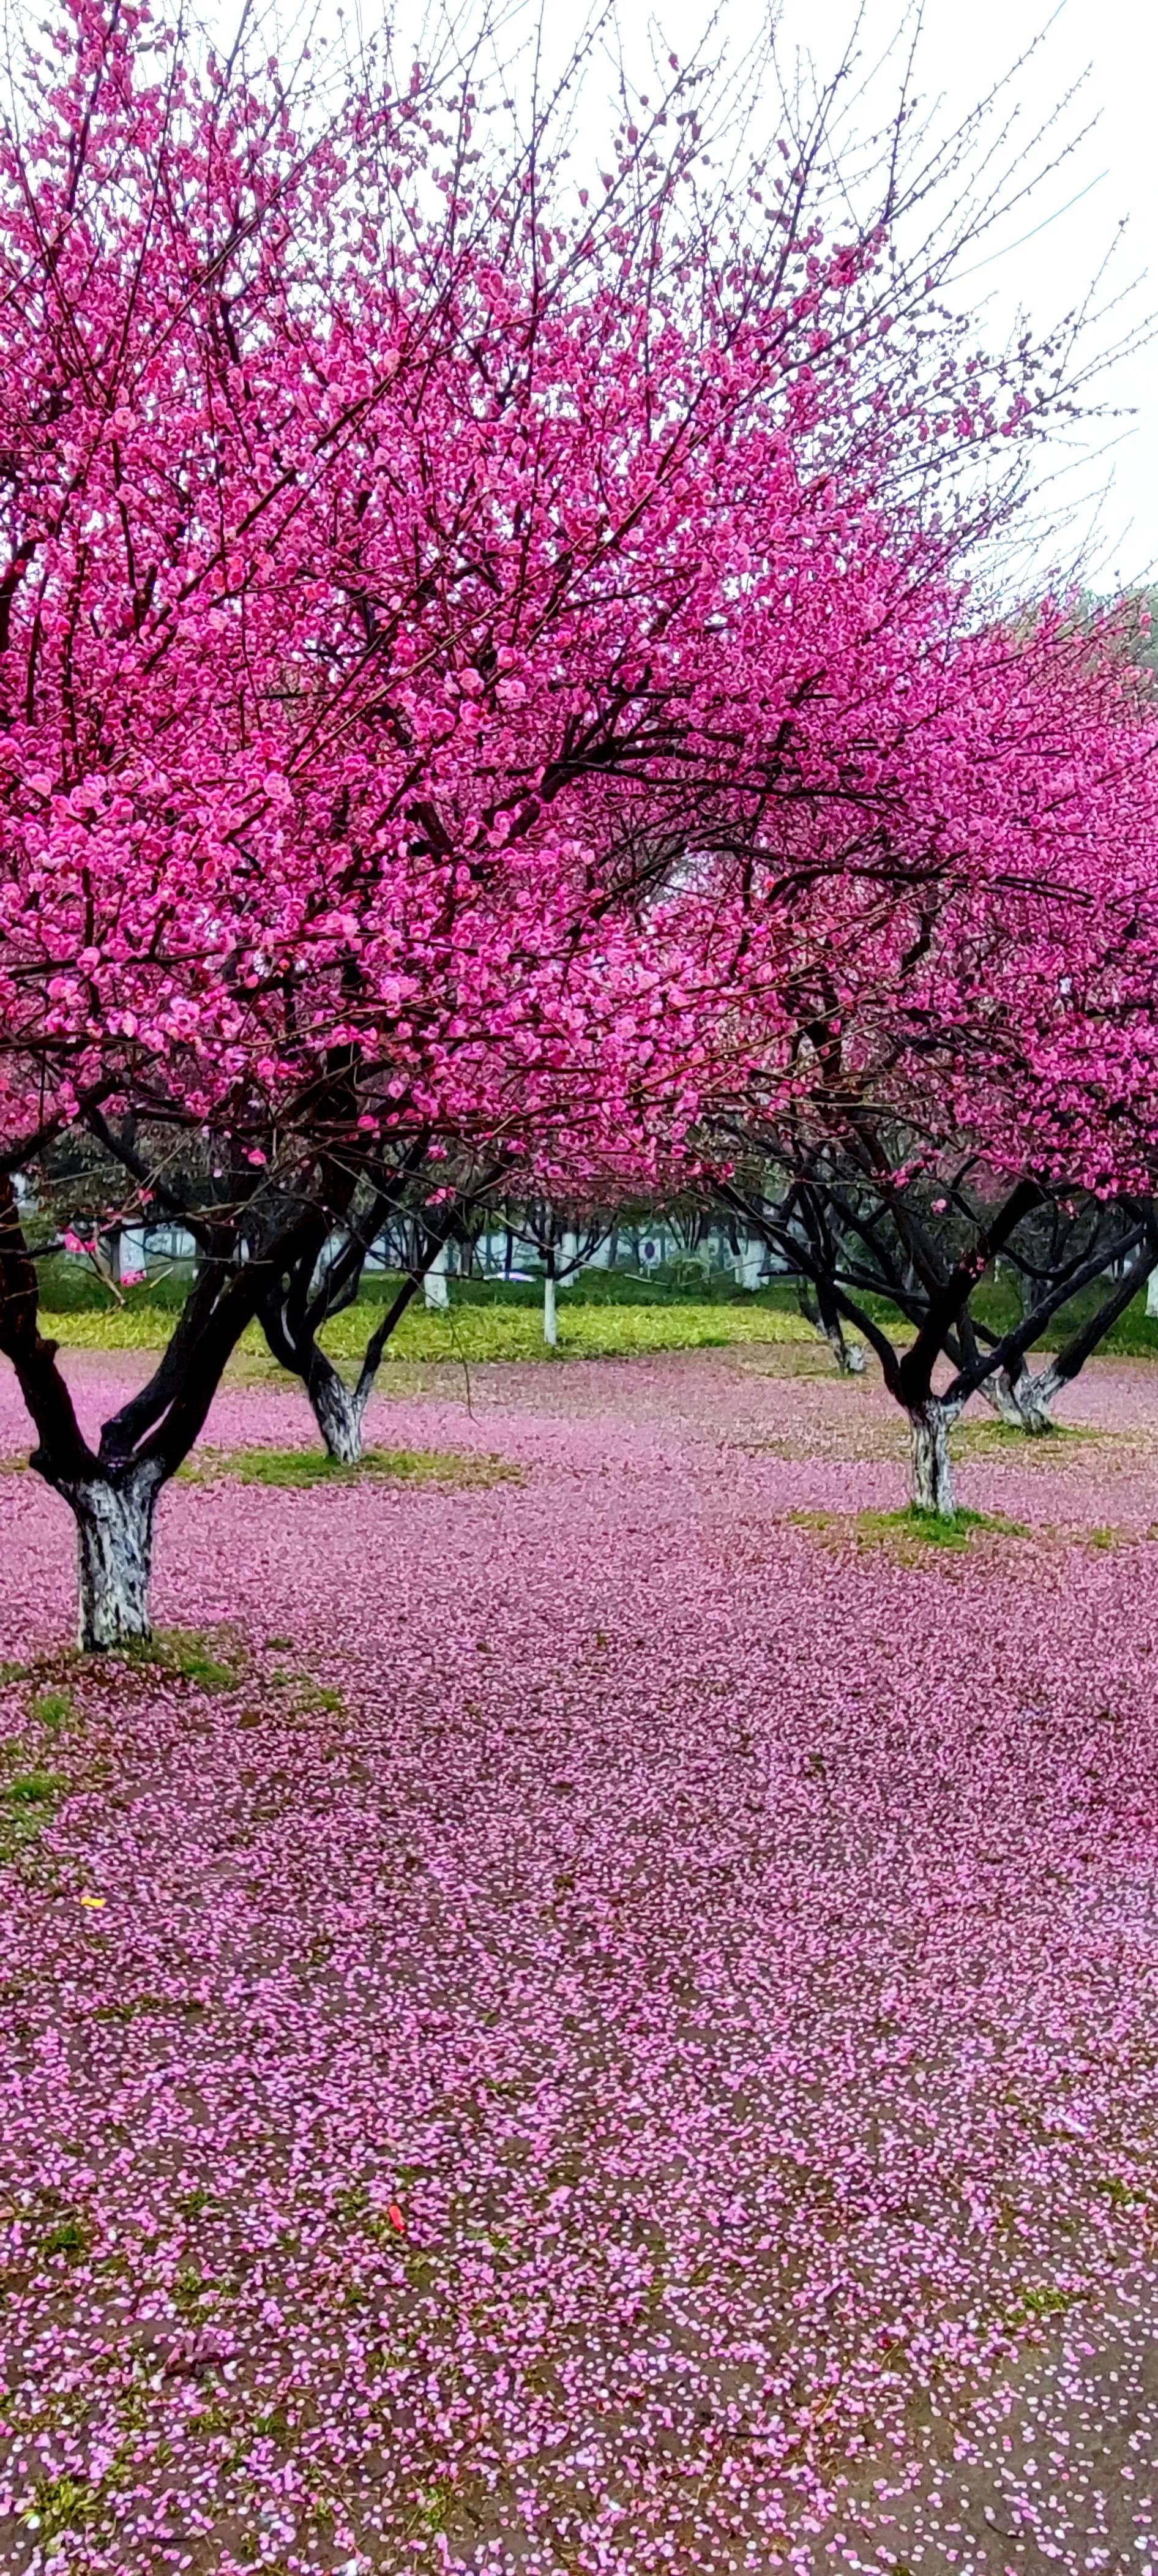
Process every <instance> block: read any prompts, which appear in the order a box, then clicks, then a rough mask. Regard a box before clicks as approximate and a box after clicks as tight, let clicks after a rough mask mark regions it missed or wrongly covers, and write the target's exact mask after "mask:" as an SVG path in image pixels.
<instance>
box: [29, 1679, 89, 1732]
mask: <svg viewBox="0 0 1158 2576" xmlns="http://www.w3.org/2000/svg"><path fill="white" fill-rule="evenodd" d="M28 1714H29V1716H30V1718H31V1719H32V1721H33V1724H34V1725H35V1726H43V1727H46V1728H47V1729H48V1732H49V1734H50V1735H60V1734H62V1733H63V1731H64V1729H65V1728H66V1727H69V1726H75V1725H76V1724H77V1721H78V1718H79V1715H80V1711H79V1709H78V1708H77V1705H76V1701H75V1700H74V1698H73V1696H72V1692H71V1691H60V1690H47V1691H40V1692H38V1694H37V1696H36V1698H35V1699H34V1700H33V1702H32V1705H31V1707H30V1709H29V1712H28Z"/></svg>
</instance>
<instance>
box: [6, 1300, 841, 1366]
mask: <svg viewBox="0 0 1158 2576" xmlns="http://www.w3.org/2000/svg"><path fill="white" fill-rule="evenodd" d="M40 1320H41V1329H42V1330H43V1331H44V1332H45V1333H46V1334H50V1335H51V1336H52V1339H53V1340H54V1341H57V1342H60V1343H61V1344H62V1345H63V1347H65V1348H66V1349H71V1350H97V1351H127V1350H158V1349H160V1348H161V1347H162V1346H163V1345H164V1343H165V1342H166V1341H167V1340H168V1338H169V1334H170V1332H171V1330H172V1321H173V1319H172V1316H171V1314H167V1313H165V1312H164V1311H163V1310H162V1309H161V1308H159V1307H157V1306H153V1305H149V1304H140V1305H135V1306H126V1307H124V1308H120V1309H116V1310H114V1311H113V1312H111V1313H107V1314H93V1313H87V1312H81V1313H76V1312H74V1313H69V1314H60V1313H57V1314H48V1313H46V1314H43V1315H42V1316H41V1319H40ZM373 1329H374V1308H373V1306H372V1305H371V1304H369V1303H368V1302H366V1303H362V1304H359V1305H357V1306H351V1307H349V1308H348V1309H347V1311H346V1313H345V1314H343V1315H337V1316H335V1317H334V1319H333V1321H332V1323H330V1324H328V1325H327V1327H326V1330H325V1332H324V1333H323V1335H322V1340H323V1343H324V1345H325V1348H326V1349H327V1351H328V1352H329V1353H330V1356H331V1358H333V1359H336V1360H349V1359H360V1358H361V1355H362V1352H363V1350H364V1348H365V1345H366V1342H367V1341H368V1339H369V1336H370V1334H371V1332H372V1331H373ZM801 1341H803V1342H805V1343H810V1344H811V1343H815V1342H816V1336H815V1335H814V1334H813V1333H811V1332H810V1331H809V1328H808V1326H807V1325H806V1324H805V1323H803V1322H802V1321H801V1318H800V1317H799V1315H797V1314H795V1313H794V1312H789V1311H787V1310H786V1309H785V1308H783V1307H781V1306H778V1305H775V1304H773V1303H771V1302H770V1301H768V1302H766V1301H765V1300H764V1298H763V1296H762V1295H761V1296H759V1297H751V1298H746V1299H745V1301H744V1303H743V1304H742V1305H740V1304H732V1303H730V1302H725V1301H723V1300H720V1301H713V1300H712V1299H710V1298H702V1299H691V1298H689V1299H673V1300H672V1301H671V1302H670V1303H669V1304H667V1305H661V1304H658V1303H649V1304H646V1305H639V1304H624V1305H616V1304H612V1303H611V1302H606V1303H595V1302H591V1303H580V1302H579V1301H578V1300H575V1301H573V1302H569V1292H564V1294H563V1296H562V1297H561V1298H560V1300H559V1349H558V1354H557V1356H558V1357H559V1358H560V1359H619V1358H630V1357H632V1356H633V1355H635V1354H637V1353H641V1352H647V1351H667V1350H701V1349H717V1350H718V1349H723V1348H725V1347H726V1346H727V1345H728V1344H729V1343H732V1342H801ZM817 1347H819V1345H817ZM238 1349H239V1352H240V1353H242V1354H244V1355H258V1356H259V1355H261V1354H263V1353H266V1345H265V1341H264V1338H263V1336H262V1334H261V1333H260V1331H259V1330H258V1327H257V1326H256V1325H251V1326H250V1328H249V1330H248V1331H247V1332H246V1333H245V1334H243V1336H242V1339H241V1342H240V1343H239V1345H238ZM266 1356H267V1357H268V1354H267V1353H266ZM555 1356H556V1354H555V1353H553V1352H551V1351H550V1350H548V1348H547V1345H546V1343H545V1342H544V1340H543V1325H542V1317H541V1315H540V1313H539V1309H538V1306H537V1305H535V1306H526V1305H516V1304H514V1303H513V1302H512V1303H504V1304H501V1305H500V1304H498V1303H495V1304H483V1303H481V1302H480V1303H477V1304H473V1303H464V1304H461V1305H454V1306H451V1308H450V1309H449V1311H448V1312H447V1313H445V1314H439V1313H437V1312H433V1313H428V1312H427V1310H426V1308H425V1307H423V1306H418V1305H416V1306H412V1307H411V1308H410V1309H409V1310H408V1312H407V1313H406V1314H405V1315H404V1316H403V1318H402V1321H401V1323H400V1324H399V1326H398V1329H397V1331H396V1332H395V1333H394V1334H393V1336H392V1338H391V1340H390V1341H389V1342H388V1343H387V1345H386V1354H385V1358H386V1363H387V1364H389V1363H391V1362H397V1361H410V1362H416V1361H417V1362H427V1361H431V1360H458V1361H467V1362H470V1363H472V1364H477V1363H478V1362H480V1361H484V1360H550V1359H552V1358H553V1357H555ZM270 1365H271V1366H272V1365H273V1363H272V1362H271V1363H270Z"/></svg>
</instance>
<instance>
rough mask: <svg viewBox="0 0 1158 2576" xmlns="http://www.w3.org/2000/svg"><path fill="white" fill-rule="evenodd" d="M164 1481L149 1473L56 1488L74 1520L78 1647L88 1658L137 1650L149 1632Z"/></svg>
mask: <svg viewBox="0 0 1158 2576" xmlns="http://www.w3.org/2000/svg"><path fill="white" fill-rule="evenodd" d="M163 1481H164V1480H163V1478H162V1476H161V1475H160V1473H159V1472H158V1471H157V1469H156V1468H150V1469H148V1470H147V1471H146V1470H141V1469H137V1470H131V1471H129V1472H128V1473H127V1474H125V1475H123V1476H115V1477H114V1476H110V1477H94V1478H92V1479H91V1480H89V1481H87V1482H86V1483H84V1484H77V1485H62V1486H61V1487H60V1488H59V1490H60V1491H61V1492H62V1493H63V1495H64V1499H65V1501H66V1502H67V1504H68V1506H69V1508H70V1510H71V1512H72V1513H73V1516H74V1518H75V1521H76V1530H77V1563H78V1571H79V1577H80V1643H81V1646H82V1647H83V1648H84V1650H85V1651H86V1653H93V1652H97V1653H99V1652H107V1651H108V1649H109V1648H110V1647H112V1646H133V1645H139V1644H141V1643H142V1642H143V1641H145V1640H147V1639H148V1638H149V1637H151V1635H152V1633H153V1632H152V1625H151V1622H150V1618H149V1577H150V1574H151V1572H152V1564H153V1519H154V1515H155V1513H156V1508H157V1496H158V1493H159V1492H160V1489H161V1485H162V1482H163Z"/></svg>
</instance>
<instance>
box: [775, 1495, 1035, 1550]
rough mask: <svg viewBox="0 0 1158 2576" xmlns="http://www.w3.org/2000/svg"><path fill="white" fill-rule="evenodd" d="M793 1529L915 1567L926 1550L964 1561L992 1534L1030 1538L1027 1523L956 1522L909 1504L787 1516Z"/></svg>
mask: <svg viewBox="0 0 1158 2576" xmlns="http://www.w3.org/2000/svg"><path fill="white" fill-rule="evenodd" d="M785 1519H786V1521H787V1524H788V1526H789V1527H790V1528H792V1529H807V1530H815V1532H816V1534H817V1536H818V1537H819V1538H823V1539H828V1540H830V1541H831V1540H836V1541H837V1542H838V1543H839V1542H840V1541H842V1540H844V1539H845V1538H851V1539H852V1540H853V1541H854V1543H855V1545H856V1546H857V1547H885V1548H889V1549H891V1550H892V1551H893V1552H894V1553H895V1554H896V1555H897V1556H899V1557H901V1558H902V1559H903V1560H905V1561H907V1562H910V1563H913V1562H917V1561H919V1559H920V1556H921V1554H922V1553H923V1551H924V1550H925V1549H926V1548H933V1549H935V1550H938V1551H942V1550H943V1551H947V1552H948V1553H949V1554H951V1555H956V1556H960V1555H962V1554H963V1553H964V1551H965V1550H966V1549H967V1548H968V1547H969V1546H970V1545H971V1543H972V1541H973V1540H974V1539H975V1538H981V1537H984V1536H986V1535H987V1534H991V1535H993V1536H996V1537H999V1538H1030V1537H1031V1536H1032V1532H1031V1530H1030V1528H1029V1524H1028V1522H1026V1521H1013V1520H1010V1519H1009V1518H1008V1516H1007V1515H1006V1513H1004V1512H972V1511H966V1510H964V1509H963V1508H959V1509H958V1510H957V1511H956V1512H955V1513H954V1515H953V1518H952V1520H946V1519H944V1518H943V1517H942V1515H941V1514H940V1513H939V1512H929V1511H922V1509H921V1508H920V1506H919V1505H918V1504H916V1503H907V1504H906V1505H905V1507H904V1509H903V1510H902V1511H899V1512H876V1511H864V1512H849V1513H842V1512H820V1511H796V1512H788V1513H786V1515H785Z"/></svg>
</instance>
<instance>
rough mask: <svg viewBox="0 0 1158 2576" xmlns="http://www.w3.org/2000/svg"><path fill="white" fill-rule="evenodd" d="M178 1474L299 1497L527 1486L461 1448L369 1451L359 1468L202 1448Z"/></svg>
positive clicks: (291, 1452)
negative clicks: (380, 1483) (375, 1488)
mask: <svg viewBox="0 0 1158 2576" xmlns="http://www.w3.org/2000/svg"><path fill="white" fill-rule="evenodd" d="M177 1472H178V1474H179V1475H181V1476H183V1477H185V1478H187V1479H188V1481H189V1482H190V1483H191V1484H195V1485H205V1484H211V1483H215V1482H216V1481H217V1480H218V1479H219V1478H220V1477H223V1476H230V1477H233V1478H234V1479H235V1480H236V1482H237V1483H238V1484H241V1485H276V1486H279V1487H280V1488H281V1489H282V1490H283V1491H288V1492H294V1493H296V1492H299V1491H302V1490H304V1489H305V1488H307V1487H308V1486H311V1485H355V1484H357V1483H358V1481H359V1478H360V1477H363V1476H384V1477H389V1478H390V1479H391V1480H392V1481H394V1482H397V1483H400V1484H410V1485H500V1484H504V1483H515V1484H521V1483H522V1482H523V1470H522V1468H521V1467H514V1466H511V1465H510V1463H509V1462H508V1461H507V1460H506V1459H505V1458H493V1457H471V1456H469V1455H468V1454H465V1453H464V1452H462V1451H460V1450H456V1449H367V1451H366V1453H365V1456H364V1457H363V1458H361V1459H360V1460H359V1462H358V1465H357V1466H356V1467H344V1466H341V1465H339V1462H338V1460H337V1459H336V1458H327V1457H325V1456H324V1455H323V1453H322V1451H321V1450H318V1449H201V1450H198V1452H197V1454H196V1456H195V1457H194V1458H191V1459H190V1460H189V1461H188V1462H187V1464H186V1465H185V1466H184V1467H180V1468H179V1469H178V1471H177Z"/></svg>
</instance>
